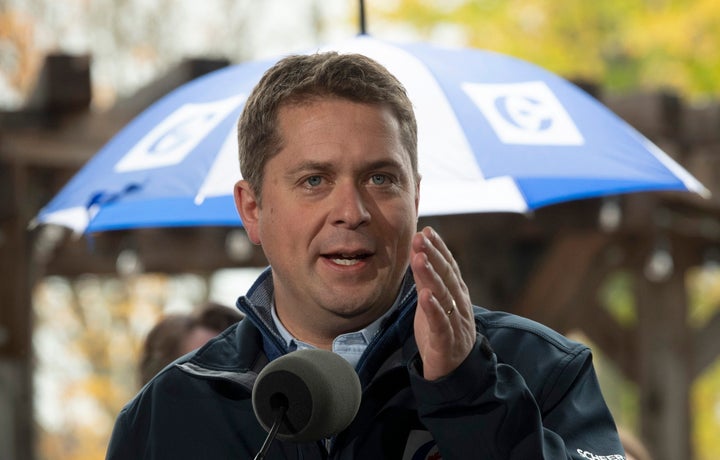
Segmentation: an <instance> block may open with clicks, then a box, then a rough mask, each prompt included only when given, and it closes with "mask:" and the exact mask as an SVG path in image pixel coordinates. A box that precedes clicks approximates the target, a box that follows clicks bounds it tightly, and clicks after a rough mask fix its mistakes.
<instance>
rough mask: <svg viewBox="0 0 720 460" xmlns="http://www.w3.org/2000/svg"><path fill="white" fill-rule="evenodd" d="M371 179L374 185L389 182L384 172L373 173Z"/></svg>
mask: <svg viewBox="0 0 720 460" xmlns="http://www.w3.org/2000/svg"><path fill="white" fill-rule="evenodd" d="M370 180H371V181H372V183H373V184H374V185H383V184H384V183H385V182H387V176H386V175H384V174H373V175H372V177H371V178H370Z"/></svg>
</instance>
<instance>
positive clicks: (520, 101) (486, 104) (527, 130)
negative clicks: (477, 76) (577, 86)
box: [462, 81, 585, 145]
mask: <svg viewBox="0 0 720 460" xmlns="http://www.w3.org/2000/svg"><path fill="white" fill-rule="evenodd" d="M462 88H463V90H464V91H465V92H466V93H467V94H468V96H470V98H471V99H472V100H473V101H474V102H475V104H477V106H478V108H479V109H480V110H481V111H482V113H483V115H485V118H487V120H488V122H490V125H491V126H492V127H493V129H494V130H495V134H497V136H498V138H500V141H502V142H503V143H505V144H525V145H530V144H535V145H582V144H583V143H584V141H585V140H584V139H583V136H582V134H580V131H578V129H577V126H575V123H573V121H572V119H571V118H570V115H568V113H567V111H566V110H565V108H564V107H563V106H562V104H561V103H560V101H559V100H558V98H557V97H556V96H555V94H553V92H552V90H551V89H550V88H548V86H547V85H546V84H545V83H544V82H542V81H533V82H527V83H512V84H482V83H465V84H463V85H462Z"/></svg>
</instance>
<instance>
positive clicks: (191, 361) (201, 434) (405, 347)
mask: <svg viewBox="0 0 720 460" xmlns="http://www.w3.org/2000/svg"><path fill="white" fill-rule="evenodd" d="M271 299H272V277H271V275H270V271H269V270H268V271H267V272H265V273H264V274H263V275H262V276H261V277H260V278H259V280H258V282H256V284H255V286H253V288H251V290H250V292H249V293H248V296H247V297H243V298H240V299H239V300H238V307H239V308H240V309H241V310H243V311H244V313H245V314H246V318H245V319H244V320H242V321H241V322H240V323H238V324H237V325H236V326H233V327H231V328H230V329H228V330H227V331H225V332H224V333H223V334H221V335H220V336H218V337H217V338H216V339H213V340H212V341H210V342H209V343H207V344H206V345H205V346H203V347H202V348H200V349H199V350H198V351H197V352H195V353H191V354H190V355H187V356H185V357H183V358H181V359H180V360H178V361H176V362H175V363H174V364H172V365H170V366H169V367H167V368H166V369H165V370H164V371H162V372H161V373H160V374H158V375H157V376H156V377H155V378H154V379H153V380H152V381H151V382H149V383H148V384H147V385H146V386H145V387H144V388H143V389H142V390H141V391H140V393H139V394H138V395H137V396H136V397H135V398H134V399H133V400H132V401H131V402H130V403H128V405H127V406H126V407H125V408H124V409H123V410H122V412H121V413H120V415H119V417H118V419H117V421H116V424H115V428H114V431H113V435H112V439H111V441H110V445H109V447H108V451H107V458H108V459H110V460H120V459H123V460H125V459H137V460H139V459H173V460H175V459H192V460H198V459H252V458H253V457H254V456H255V454H256V453H257V451H258V450H259V449H260V446H261V445H262V443H263V441H264V439H265V437H266V433H265V431H264V430H263V429H262V428H261V427H260V425H259V424H258V422H257V421H256V419H255V415H254V412H253V409H252V402H251V394H252V386H253V383H254V381H255V378H256V377H257V373H258V372H259V371H260V370H261V369H262V368H263V366H264V365H265V364H266V363H267V362H268V360H271V359H274V358H276V357H278V356H280V355H282V354H284V353H287V350H286V347H285V345H284V342H283V340H282V339H281V338H280V336H279V334H278V333H277V331H276V330H275V328H274V326H273V325H272V319H271V316H270V302H271ZM416 301H417V297H416V292H415V287H414V284H413V282H412V276H411V275H410V274H408V276H407V277H406V280H405V285H404V287H403V293H402V297H401V304H400V306H399V308H398V309H397V310H396V311H395V312H394V313H393V314H392V315H391V316H390V317H389V318H388V320H387V321H386V322H385V323H384V324H383V326H382V328H381V332H380V333H378V335H377V336H376V337H375V339H373V341H372V342H371V344H370V345H369V346H368V349H367V350H366V352H365V354H364V355H363V356H362V358H361V360H360V362H359V363H358V367H357V371H358V375H359V377H360V381H361V384H362V388H363V394H362V403H361V405H360V409H359V412H358V414H357V416H356V417H355V419H354V421H353V422H352V423H351V424H350V426H349V427H348V428H347V429H346V430H345V431H343V432H341V433H340V434H339V435H338V436H336V437H335V438H333V439H331V440H323V441H318V442H309V443H301V444H298V443H293V442H281V441H279V440H275V441H274V442H273V443H272V445H271V447H270V450H269V452H268V454H267V457H266V458H268V459H304V460H314V459H338V460H340V459H343V460H345V459H370V460H380V459H398V460H415V459H439V458H443V459H446V460H448V459H483V460H491V459H492V460H500V459H513V460H534V459H597V460H621V459H623V458H624V457H623V450H622V447H621V445H620V441H619V439H618V435H617V433H616V429H615V424H614V422H613V419H612V416H611V415H610V413H609V411H608V409H607V406H606V405H605V402H604V400H603V397H602V394H601V392H600V388H599V386H598V381H597V378H596V376H595V372H594V369H593V366H592V360H591V354H590V350H589V349H588V348H587V347H585V346H583V345H581V344H578V343H575V342H572V341H570V340H568V339H566V338H564V337H563V336H561V335H560V334H558V333H556V332H554V331H552V330H550V329H548V328H547V327H544V326H542V325H540V324H538V323H535V322H532V321H530V320H527V319H524V318H521V317H518V316H514V315H510V314H507V313H501V312H491V311H488V310H485V309H482V308H477V307H476V308H475V317H476V324H477V331H478V335H477V337H478V338H477V341H476V344H475V347H474V349H473V350H472V352H471V353H470V355H469V356H468V358H467V359H466V360H465V362H463V364H462V365H461V366H460V367H458V368H457V369H456V370H455V371H454V372H453V373H451V374H450V375H448V376H446V377H444V378H442V379H439V380H437V381H432V382H431V381H426V380H424V379H423V378H422V376H421V375H422V369H421V366H422V364H421V362H420V360H419V357H418V352H417V345H416V343H415V340H414V337H413V316H414V312H415V306H416Z"/></svg>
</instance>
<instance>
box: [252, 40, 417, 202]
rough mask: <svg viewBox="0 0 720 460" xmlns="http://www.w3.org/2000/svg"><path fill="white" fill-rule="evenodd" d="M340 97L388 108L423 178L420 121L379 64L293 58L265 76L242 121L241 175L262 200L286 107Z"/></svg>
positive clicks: (330, 55) (351, 58)
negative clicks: (267, 168) (267, 167)
mask: <svg viewBox="0 0 720 460" xmlns="http://www.w3.org/2000/svg"><path fill="white" fill-rule="evenodd" d="M325 97H337V98H342V99H347V100H350V101H353V102H359V103H365V104H378V105H386V106H387V107H389V108H390V109H391V110H392V112H393V114H394V115H395V118H396V119H397V121H398V123H399V126H400V133H401V134H400V135H401V142H402V145H403V146H404V148H405V150H406V151H407V154H408V155H409V156H410V164H411V167H412V169H413V172H414V173H415V179H416V181H417V180H418V179H419V177H420V176H419V173H418V161H417V122H416V121H415V113H414V112H413V108H412V103H411V102H410V99H409V98H408V96H407V93H406V92H405V88H404V87H403V85H402V83H400V81H398V79H397V78H395V76H393V75H392V74H391V73H390V72H388V70H387V69H386V68H385V67H383V66H382V65H380V64H379V63H377V62H376V61H374V60H372V59H370V58H368V57H367V56H363V55H361V54H339V53H337V52H334V51H330V52H324V53H316V54H310V55H294V56H288V57H286V58H284V59H282V60H280V61H278V62H277V63H276V64H275V65H274V66H272V67H271V68H270V69H269V70H267V71H266V72H265V74H264V75H263V77H262V78H261V79H260V82H259V83H258V84H257V85H256V86H255V88H254V89H253V91H252V92H251V93H250V96H249V97H248V100H247V102H246V104H245V108H244V109H243V112H242V115H241V116H240V120H239V122H238V146H239V156H240V172H241V173H242V176H243V178H244V179H245V180H247V181H248V183H249V184H250V187H251V188H252V190H253V192H255V194H256V196H257V199H258V200H260V195H261V190H262V181H263V170H264V168H265V164H266V163H267V161H268V160H269V159H270V158H272V157H273V156H274V155H275V154H277V152H278V151H279V150H280V149H281V148H282V142H283V140H282V139H281V138H280V133H279V132H278V112H279V110H280V108H281V107H283V106H287V105H291V104H301V103H304V102H308V101H312V100H313V99H317V98H325Z"/></svg>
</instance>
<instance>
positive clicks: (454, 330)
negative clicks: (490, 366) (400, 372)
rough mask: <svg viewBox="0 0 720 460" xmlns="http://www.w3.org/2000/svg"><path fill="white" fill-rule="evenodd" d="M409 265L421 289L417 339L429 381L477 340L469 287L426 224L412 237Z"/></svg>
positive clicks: (454, 364) (442, 373)
mask: <svg viewBox="0 0 720 460" xmlns="http://www.w3.org/2000/svg"><path fill="white" fill-rule="evenodd" d="M410 266H411V268H412V271H413V275H414V277H415V284H416V285H417V292H418V307H417V311H416V312H415V340H416V341H417V345H418V349H419V351H420V357H421V359H422V362H423V374H424V377H425V378H426V379H427V380H437V379H439V378H441V377H444V376H446V375H448V374H449V373H450V372H452V371H454V370H455V369H456V368H457V367H458V366H459V365H460V364H461V363H462V362H463V361H464V360H465V358H467V356H468V354H469V353H470V350H471V349H472V347H473V344H474V343H475V321H474V319H473V312H472V304H471V302H470V296H469V294H468V289H467V286H466V285H465V282H464V281H463V279H462V276H461V274H460V270H459V268H458V266H457V262H455V259H454V258H453V256H452V254H451V253H450V250H449V249H448V248H447V246H445V243H444V242H443V241H442V239H441V238H440V236H439V235H438V234H437V232H435V230H433V229H432V228H431V227H425V228H423V229H422V231H420V232H418V233H416V234H415V236H414V237H413V240H412V252H411V255H410Z"/></svg>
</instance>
